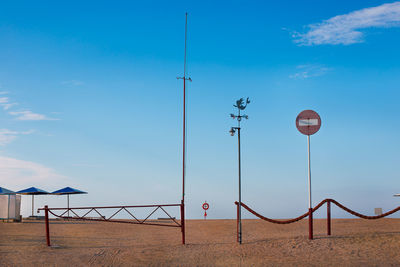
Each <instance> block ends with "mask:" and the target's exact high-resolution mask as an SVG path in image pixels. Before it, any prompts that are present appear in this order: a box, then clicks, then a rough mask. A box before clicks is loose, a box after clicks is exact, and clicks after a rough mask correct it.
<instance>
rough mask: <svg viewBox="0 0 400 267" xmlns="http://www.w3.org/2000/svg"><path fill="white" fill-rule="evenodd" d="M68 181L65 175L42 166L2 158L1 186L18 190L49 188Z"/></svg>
mask: <svg viewBox="0 0 400 267" xmlns="http://www.w3.org/2000/svg"><path fill="white" fill-rule="evenodd" d="M65 180H67V178H66V177H65V176H63V175H60V174H58V173H56V171H54V170H53V169H51V168H48V167H46V166H43V165H41V164H38V163H35V162H31V161H25V160H19V159H15V158H9V157H2V156H0V184H1V185H2V186H4V187H6V188H10V189H14V190H18V189H22V188H25V187H30V186H38V187H45V188H46V187H48V186H49V184H54V183H60V182H62V181H65Z"/></svg>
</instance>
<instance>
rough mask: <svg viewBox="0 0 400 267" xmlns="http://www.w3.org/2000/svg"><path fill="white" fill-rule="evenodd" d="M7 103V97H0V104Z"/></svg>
mask: <svg viewBox="0 0 400 267" xmlns="http://www.w3.org/2000/svg"><path fill="white" fill-rule="evenodd" d="M5 103H8V97H0V104H5Z"/></svg>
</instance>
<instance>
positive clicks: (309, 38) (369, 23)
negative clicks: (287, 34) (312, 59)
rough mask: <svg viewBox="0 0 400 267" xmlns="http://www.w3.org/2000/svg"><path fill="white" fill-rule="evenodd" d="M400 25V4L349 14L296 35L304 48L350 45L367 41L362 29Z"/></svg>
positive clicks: (313, 26) (336, 17)
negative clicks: (306, 46) (325, 45)
mask: <svg viewBox="0 0 400 267" xmlns="http://www.w3.org/2000/svg"><path fill="white" fill-rule="evenodd" d="M399 26H400V2H394V3H390V4H383V5H380V6H377V7H371V8H364V9H360V10H357V11H353V12H351V13H348V14H345V15H339V16H335V17H332V18H330V19H328V20H324V21H322V22H320V23H315V24H310V25H308V26H307V28H309V30H308V31H307V32H306V33H297V32H296V33H294V34H293V35H292V37H293V38H295V42H296V43H298V44H300V45H322V44H332V45H338V44H343V45H350V44H354V43H361V42H363V41H364V33H363V32H361V30H365V29H367V28H378V27H380V28H389V27H399Z"/></svg>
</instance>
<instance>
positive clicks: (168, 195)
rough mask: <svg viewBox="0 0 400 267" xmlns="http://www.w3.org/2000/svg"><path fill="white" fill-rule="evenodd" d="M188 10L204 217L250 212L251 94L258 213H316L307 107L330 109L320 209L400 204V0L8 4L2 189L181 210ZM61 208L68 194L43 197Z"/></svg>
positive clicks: (317, 151)
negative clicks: (302, 123) (244, 207)
mask: <svg viewBox="0 0 400 267" xmlns="http://www.w3.org/2000/svg"><path fill="white" fill-rule="evenodd" d="M186 11H187V12H188V13H189V18H188V31H189V32H188V73H189V76H191V78H192V79H193V82H192V83H190V84H189V85H188V158H187V161H188V165H187V198H186V200H187V204H188V206H187V214H188V216H189V218H200V217H201V216H202V210H201V204H202V203H203V202H204V200H207V201H208V202H209V203H210V209H209V210H208V214H209V217H210V218H233V217H234V216H235V206H234V205H233V202H234V201H235V200H237V158H236V157H237V154H236V153H237V140H236V137H231V136H230V135H229V133H228V131H229V129H230V127H231V126H234V125H235V123H234V121H232V119H231V118H230V117H229V114H230V113H232V112H234V108H233V106H232V105H233V104H234V102H235V101H236V100H237V99H238V98H241V97H250V99H251V101H252V102H251V104H249V106H248V108H247V109H246V113H247V114H248V115H249V120H248V121H246V122H244V123H243V125H242V126H243V130H242V168H243V169H242V171H243V172H242V176H243V202H245V203H247V204H248V205H249V206H250V207H253V208H254V209H255V210H257V211H259V212H260V213H262V214H263V215H265V216H269V217H275V218H289V217H294V216H297V215H298V214H300V213H303V212H304V211H305V210H306V209H307V198H308V197H307V151H306V144H307V143H306V137H305V136H303V135H301V134H300V133H299V132H298V131H297V130H296V127H295V123H294V122H295V118H296V116H297V114H298V113H299V112H301V111H302V110H304V109H314V110H316V111H317V112H318V113H319V114H320V116H321V118H322V127H321V130H320V131H319V132H318V133H317V134H315V135H314V136H312V137H311V145H312V147H311V149H312V151H311V153H312V185H313V189H312V191H313V204H314V205H315V204H317V203H318V202H319V201H321V200H322V199H324V198H327V197H330V198H334V199H336V200H338V201H339V202H342V203H343V204H345V205H347V206H349V207H351V208H354V209H355V210H357V211H360V212H364V213H368V214H372V213H373V208H375V207H382V208H383V210H388V209H391V208H393V207H395V206H397V205H398V204H399V202H398V199H396V198H394V197H393V196H392V195H393V194H395V193H399V192H400V184H399V171H398V169H397V168H396V166H397V165H398V162H400V156H399V154H398V148H399V147H400V142H399V140H398V134H397V133H398V132H399V130H400V129H399V128H400V127H399V126H398V123H397V121H398V114H400V108H399V106H398V100H399V97H400V94H399V84H400V67H399V62H400V54H399V53H398V47H399V42H400V2H386V1H351V2H349V1H279V2H272V1H271V2H265V1H252V2H249V1H229V2H220V3H215V2H214V1H201V2H198V1H197V2H196V1H193V2H188V1H182V2H165V1H146V2H143V1H141V2H127V1H126V2H125V1H123V2H122V1H121V2H106V1H101V2H100V1H96V2H89V1H87V2H85V3H84V4H82V3H81V2H80V1H70V2H68V3H66V4H59V3H54V2H52V1H47V2H46V1H40V2H34V3H33V2H31V1H18V2H13V3H2V6H1V9H0V62H1V64H0V86H1V88H0V92H1V95H0V105H1V111H0V121H1V127H0V186H2V187H5V188H9V189H12V190H20V189H23V188H27V187H30V186H37V187H39V188H42V189H45V190H48V191H54V190H57V189H59V188H62V187H65V186H72V187H76V188H78V189H81V190H84V191H88V192H89V194H88V195H82V196H73V197H71V204H72V205H73V206H91V205H118V204H121V205H122V204H124V205H134V204H150V203H178V202H179V201H180V190H181V149H182V147H181V140H182V133H181V132H182V130H181V127H182V126H181V125H182V108H181V106H182V82H181V80H179V81H178V80H176V77H177V76H181V75H182V72H183V48H184V42H183V41H184V19H185V15H184V14H185V12H186ZM45 203H47V204H49V205H50V206H63V205H65V199H64V198H60V197H55V196H47V197H46V196H43V197H41V196H39V197H37V206H42V205H44V204H45ZM29 211H30V201H29V199H28V198H26V197H24V198H23V213H24V215H27V214H28V213H29ZM334 215H335V216H340V217H343V216H345V214H344V213H342V212H340V211H339V210H334ZM246 216H248V217H250V215H247V214H246Z"/></svg>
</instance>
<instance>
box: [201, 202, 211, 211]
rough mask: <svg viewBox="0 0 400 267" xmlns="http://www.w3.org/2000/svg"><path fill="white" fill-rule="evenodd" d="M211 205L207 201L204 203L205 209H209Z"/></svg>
mask: <svg viewBox="0 0 400 267" xmlns="http://www.w3.org/2000/svg"><path fill="white" fill-rule="evenodd" d="M209 207H210V206H209V205H208V203H207V202H205V203H203V210H208V208H209Z"/></svg>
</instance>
